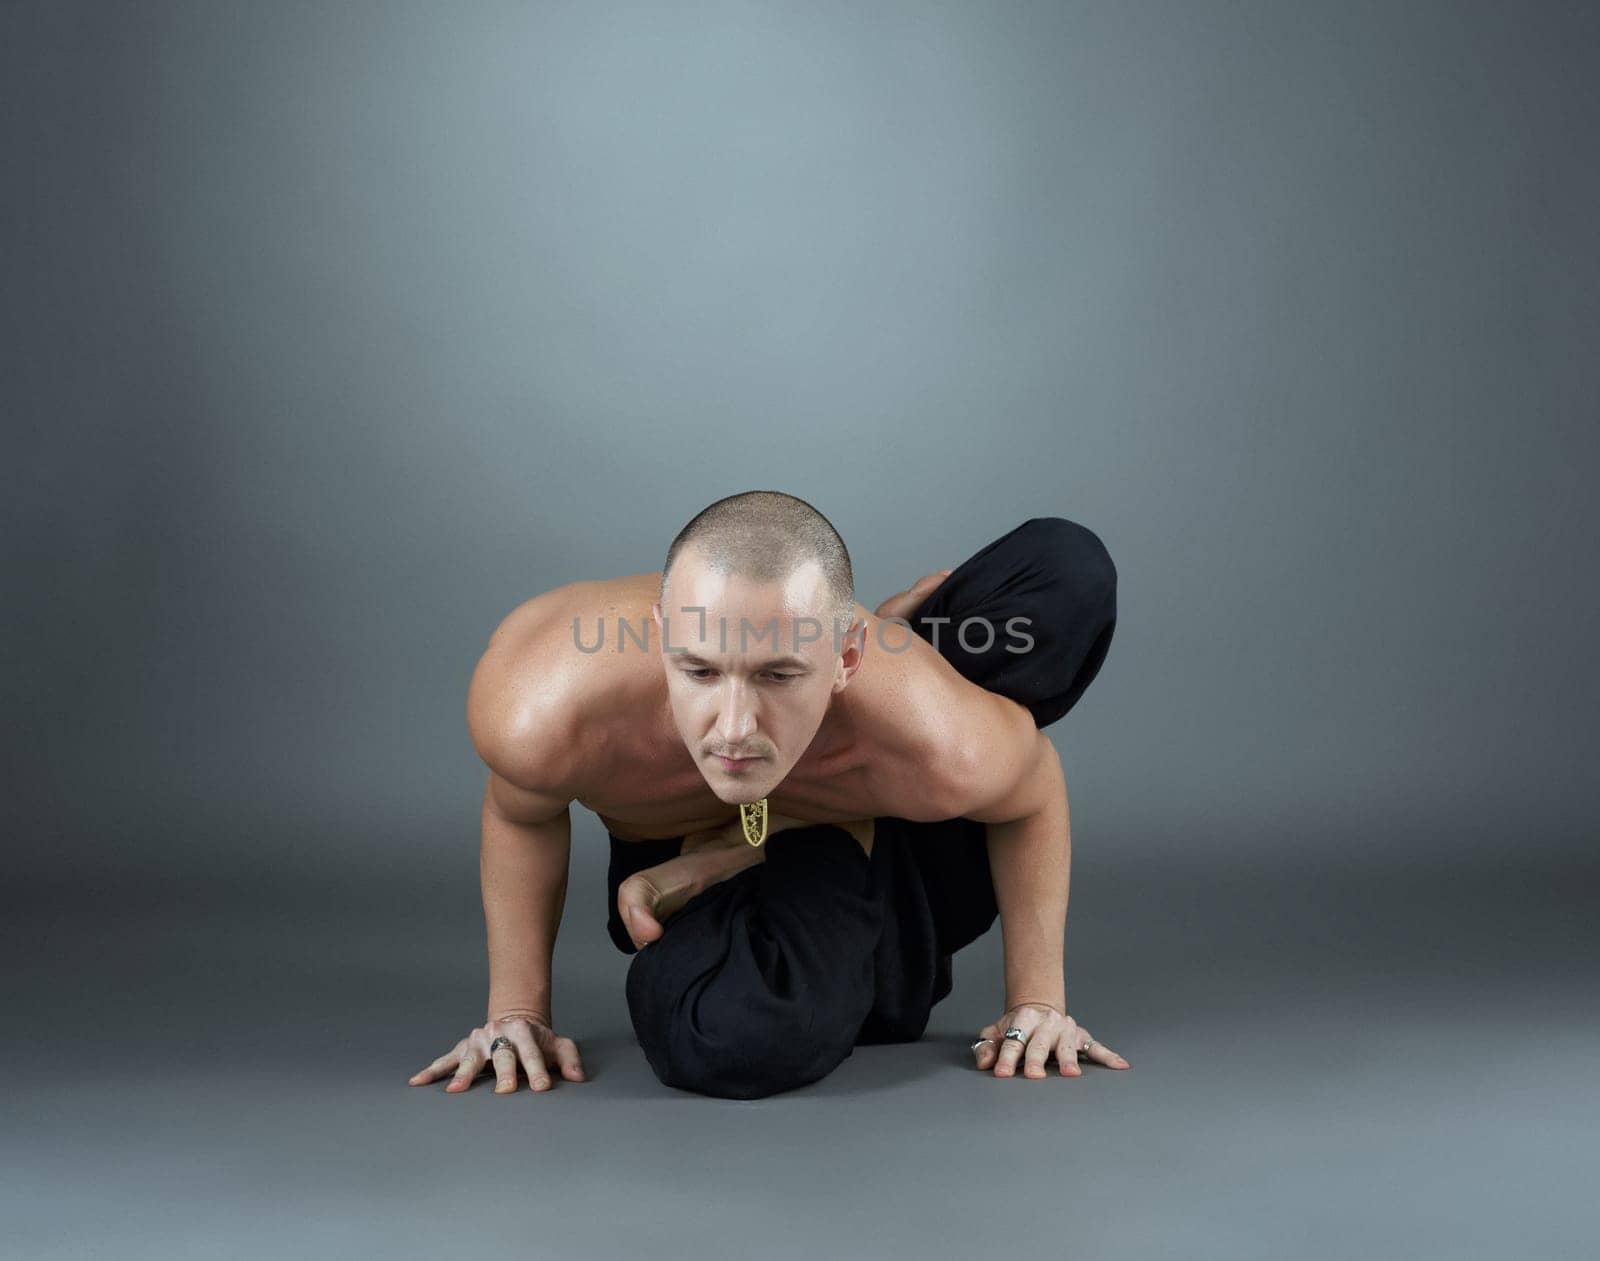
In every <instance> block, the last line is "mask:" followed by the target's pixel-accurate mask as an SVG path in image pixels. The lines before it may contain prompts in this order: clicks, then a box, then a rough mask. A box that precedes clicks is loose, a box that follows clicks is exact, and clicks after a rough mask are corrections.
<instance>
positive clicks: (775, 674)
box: [684, 666, 798, 683]
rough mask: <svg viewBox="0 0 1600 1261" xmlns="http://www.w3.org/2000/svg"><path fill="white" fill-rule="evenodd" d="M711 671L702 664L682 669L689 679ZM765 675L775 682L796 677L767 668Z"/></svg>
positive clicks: (700, 676)
mask: <svg viewBox="0 0 1600 1261" xmlns="http://www.w3.org/2000/svg"><path fill="white" fill-rule="evenodd" d="M711 673H713V672H712V671H711V670H709V669H707V668H705V667H704V666H702V667H701V668H700V669H698V670H685V671H684V674H686V675H687V676H688V677H689V678H691V679H703V678H705V677H706V675H708V674H711ZM767 677H768V678H769V679H771V680H773V681H774V682H775V683H787V682H788V681H789V680H790V679H793V678H796V677H798V676H796V675H794V674H780V673H779V672H778V671H776V670H769V671H767Z"/></svg>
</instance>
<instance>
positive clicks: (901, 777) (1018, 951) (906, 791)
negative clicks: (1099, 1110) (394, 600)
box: [410, 548, 1128, 1093]
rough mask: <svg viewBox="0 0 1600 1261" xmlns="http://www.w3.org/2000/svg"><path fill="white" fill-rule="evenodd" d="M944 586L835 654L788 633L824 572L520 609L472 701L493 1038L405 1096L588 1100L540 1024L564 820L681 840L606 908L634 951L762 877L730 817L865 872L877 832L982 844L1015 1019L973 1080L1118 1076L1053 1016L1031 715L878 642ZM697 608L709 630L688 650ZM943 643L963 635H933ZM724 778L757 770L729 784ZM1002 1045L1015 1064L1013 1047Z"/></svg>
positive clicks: (1048, 786) (1039, 767)
mask: <svg viewBox="0 0 1600 1261" xmlns="http://www.w3.org/2000/svg"><path fill="white" fill-rule="evenodd" d="M949 572H950V571H948V570H945V571H941V572H940V573H936V574H929V575H927V576H925V577H924V578H922V579H920V580H919V581H918V582H916V583H914V584H913V585H912V586H911V587H910V588H909V589H908V590H906V591H904V592H900V593H898V594H897V595H895V596H891V597H890V598H889V599H888V600H885V601H884V603H883V604H882V605H880V606H879V608H878V611H877V612H876V613H869V612H867V610H866V609H865V608H864V607H863V606H861V605H860V604H856V605H854V606H853V608H854V616H855V623H854V625H853V627H852V633H851V635H849V636H847V637H846V638H845V640H844V641H843V642H842V643H840V644H838V645H836V644H834V643H833V642H832V638H833V637H832V634H831V633H828V632H827V630H826V628H821V631H822V633H823V634H825V636H826V638H825V639H820V640H818V639H813V641H812V642H811V643H805V642H804V641H803V640H801V639H798V638H796V636H797V635H800V634H807V633H808V631H800V630H799V629H798V628H796V627H795V626H794V625H793V623H792V622H790V621H789V619H790V618H793V617H798V616H808V617H809V616H814V611H815V610H820V609H825V608H826V607H827V598H826V595H827V593H826V588H825V583H824V581H823V578H822V575H821V571H820V568H819V566H817V565H816V564H814V563H803V564H802V565H800V566H799V567H797V568H796V569H794V570H793V571H792V572H790V573H789V574H788V575H787V576H786V577H784V578H783V579H782V580H781V581H777V582H767V583H756V582H752V581H751V580H749V579H747V578H745V577H744V576H742V575H740V574H737V573H735V572H732V571H729V570H726V569H719V568H718V567H717V566H716V565H715V564H714V563H712V564H708V563H706V561H705V558H703V557H700V556H698V555H697V553H696V552H695V550H694V549H693V548H688V549H685V551H684V552H683V553H682V554H680V557H679V559H678V561H677V563H675V565H674V567H673V571H672V577H671V582H670V584H669V591H668V593H667V594H666V597H665V601H666V602H667V606H668V607H667V609H666V610H665V611H663V610H662V609H661V608H659V607H658V606H657V604H656V601H657V599H658V598H660V597H661V592H660V580H661V574H660V573H659V572H651V573H643V574H631V575H627V576H625V577H622V578H614V579H610V580H605V581H592V582H575V583H570V584H568V585H566V586H563V587H557V588H554V589H553V590H550V591H547V592H545V593H543V594H542V595H539V596H537V597H535V598H534V599H532V600H529V601H527V602H526V603H524V604H523V605H520V606H519V607H518V608H516V609H514V610H513V611H512V612H511V613H510V614H509V615H508V616H507V617H506V618H505V620H504V621H503V622H502V623H501V624H500V625H499V627H497V628H496V630H495V632H494V634H493V636H491V638H490V642H489V646H488V648H487V649H486V650H485V652H484V654H483V656H482V658H481V659H480V660H479V662H478V666H477V669H476V670H475V671H474V673H473V676H472V683H471V686H470V688H469V690H468V699H467V721H468V728H469V730H470V732H471V736H472V740H473V744H474V747H475V748H476V750H477V752H478V755H479V756H480V757H481V758H482V760H483V762H484V763H485V765H486V766H487V767H488V768H489V779H488V784H487V785H486V788H485V797H484V807H483V840H482V846H481V849H480V867H481V874H482V880H481V884H482V887H483V897H484V913H485V919H486V921H487V923H488V929H489V957H490V966H489V972H490V986H489V1019H488V1020H487V1021H486V1023H485V1024H483V1025H482V1026H480V1027H477V1028H475V1029H473V1030H472V1031H471V1032H470V1033H469V1034H468V1035H467V1036H466V1037H465V1038H463V1039H461V1040H460V1041H459V1042H458V1043H457V1044H456V1046H455V1047H454V1049H452V1050H450V1051H448V1052H446V1053H445V1054H444V1055H441V1056H440V1057H438V1058H437V1059H436V1060H434V1061H433V1062H432V1063H431V1064H429V1065H428V1066H427V1067H425V1068H424V1069H422V1070H420V1071H419V1072H417V1073H416V1074H414V1075H413V1076H412V1078H411V1079H410V1080H411V1084H412V1085H426V1084H427V1083H428V1082H430V1081H434V1080H437V1079H438V1078H439V1077H441V1076H443V1075H445V1074H447V1073H453V1077H452V1080H451V1082H450V1084H449V1085H448V1086H446V1087H445V1089H446V1090H447V1091H452V1092H457V1091H461V1090H465V1089H467V1088H469V1087H470V1085H471V1084H472V1081H473V1079H474V1078H475V1077H476V1076H477V1074H478V1073H479V1072H480V1071H481V1070H482V1069H483V1068H484V1067H485V1066H486V1065H489V1064H490V1063H491V1061H492V1067H493V1069H494V1072H495V1075H496V1078H497V1083H498V1084H497V1086H496V1092H497V1093H500V1092H511V1091H515V1089H516V1081H517V1070H518V1067H519V1066H520V1067H521V1068H522V1069H523V1070H525V1071H526V1072H527V1075H528V1080H529V1083H530V1085H531V1086H532V1088H533V1089H534V1090H536V1091H538V1090H548V1089H549V1088H550V1086H551V1077H550V1069H551V1067H552V1066H554V1067H557V1068H559V1071H560V1074H561V1076H562V1078H563V1079H564V1080H567V1081H581V1080H584V1071H583V1066H582V1064H581V1062H580V1060H579V1056H578V1048H577V1044H576V1043H574V1042H573V1040H572V1039H571V1038H569V1037H563V1036H559V1035H557V1034H556V1033H555V1031H554V1029H553V1027H552V1025H551V1020H550V1007H551V1003H550V996H551V975H550V973H551V967H550V965H551V956H552V951H553V947H554V942H555V933H556V927H557V926H558V925H559V923H560V920H561V909H562V904H563V903H564V901H565V897H566V867H567V860H568V847H569V844H570V817H569V813H568V807H569V804H570V803H571V802H573V801H576V802H578V803H579V804H580V805H583V806H586V807H587V808H588V809H590V810H591V811H593V812H594V813H595V814H596V815H598V816H599V818H600V820H601V822H603V823H604V824H605V825H606V828H607V829H608V830H609V831H610V832H611V833H612V835H614V836H616V837H617V838H618V839H619V840H622V841H643V840H649V839H653V838H668V837H675V836H683V837H684V838H685V840H684V844H683V848H682V853H681V855H680V856H679V857H678V858H676V859H674V860H672V861H671V862H668V863H662V864H658V865H657V866H655V867H652V868H648V869H646V870H645V871H642V872H640V873H637V875H636V876H634V877H633V878H631V879H630V880H628V881H624V882H623V886H622V888H621V889H620V890H619V896H618V904H619V907H618V909H619V911H620V912H621V913H622V915H623V922H624V923H625V924H627V926H628V932H629V934H630V935H631V937H632V938H633V940H634V942H635V944H636V945H645V944H647V943H648V942H650V941H653V940H655V938H656V937H657V936H659V935H660V933H661V931H663V930H662V928H661V925H660V919H662V918H668V917H670V915H671V914H672V913H673V911H674V910H675V909H676V908H678V907H681V906H682V905H683V904H684V902H685V901H686V900H687V898H688V897H691V896H693V894H694V893H695V892H696V891H697V890H698V889H700V888H704V887H706V886H707V885H708V884H710V883H714V882H715V881H717V880H719V879H725V878H726V877H727V876H728V875H731V874H732V873H733V872H734V871H736V870H739V869H741V868H744V867H747V866H749V865H750V864H751V863H752V862H759V861H761V860H762V857H763V856H764V850H755V849H752V847H750V846H748V845H746V844H745V843H744V841H743V840H742V838H741V836H740V829H739V823H738V818H739V815H738V805H739V803H742V802H751V801H756V800H758V799H760V798H762V797H765V798H766V799H767V801H768V803H769V808H770V812H771V826H770V828H769V835H770V834H771V833H772V832H775V831H781V830H782V829H783V828H784V827H790V826H798V825H801V824H808V823H834V824H839V825H841V826H843V827H845V828H846V829H847V830H848V831H849V832H850V833H851V834H852V835H853V836H854V837H855V838H856V840H857V841H858V842H859V843H860V844H861V845H862V847H863V849H865V850H866V851H867V852H869V853H870V852H871V847H872V844H873V833H872V821H873V820H874V819H875V818H876V817H879V816H891V817H898V818H904V819H908V820H911V821H914V822H937V821H941V820H945V819H953V818H965V819H970V820H973V821H974V822H979V823H983V824H984V825H985V826H986V827H987V828H988V843H989V852H990V861H991V866H992V867H993V870H994V880H995V897H996V901H997V903H998V904H999V909H1000V919H1001V924H1002V929H1003V932H1004V941H1005V985H1006V1010H1005V1011H1004V1012H1003V1013H1002V1015H1001V1016H1000V1017H999V1018H998V1019H997V1020H995V1021H993V1022H991V1023H990V1024H989V1025H988V1026H986V1027H985V1028H984V1029H983V1030H981V1031H980V1035H979V1036H980V1039H981V1040H980V1041H979V1042H977V1043H974V1044H973V1051H974V1059H975V1063H976V1066H977V1067H978V1068H979V1069H980V1070H982V1071H985V1072H987V1071H990V1070H991V1069H992V1070H993V1072H994V1075H995V1076H997V1077H1008V1076H1012V1075H1013V1074H1015V1073H1016V1072H1017V1070H1018V1068H1019V1066H1020V1067H1022V1069H1023V1072H1024V1075H1026V1076H1028V1077H1043V1076H1044V1075H1045V1067H1044V1066H1045V1063H1046V1061H1047V1059H1048V1058H1049V1057H1050V1056H1054V1057H1055V1058H1056V1060H1057V1062H1058V1067H1059V1071H1060V1073H1061V1075H1063V1076H1078V1075H1081V1071H1082V1070H1081V1069H1080V1068H1079V1065H1078V1058H1079V1056H1080V1055H1082V1056H1084V1057H1086V1058H1089V1059H1092V1060H1095V1061H1096V1062H1098V1063H1100V1064H1103V1065H1105V1066H1108V1067H1113V1068H1124V1069H1125V1068H1127V1067H1128V1064H1127V1062H1126V1061H1125V1060H1123V1059H1122V1057H1121V1056H1119V1055H1117V1054H1116V1052H1114V1051H1112V1050H1111V1049H1110V1048H1109V1047H1107V1046H1105V1044H1104V1043H1100V1042H1097V1041H1095V1040H1094V1039H1093V1038H1092V1036H1091V1035H1090V1034H1089V1032H1088V1031H1087V1030H1086V1029H1084V1028H1082V1026H1080V1025H1078V1024H1077V1023H1076V1021H1074V1020H1073V1018H1072V1017H1071V1016H1070V1015H1068V1014H1067V1012H1066V1011H1065V1006H1064V1004H1065V995H1064V986H1063V981H1062V966H1061V956H1062V927H1063V922H1064V920H1065V917H1066V903H1067V891H1068V883H1069V878H1070V863H1071V839H1070V825H1069V819H1068V814H1067V802H1066V787H1065V782H1064V779H1063V777H1062V773H1061V768H1060V764H1059V759H1058V757H1057V756H1056V754H1055V750H1054V747H1053V746H1052V745H1051V744H1050V742H1049V740H1048V739H1047V738H1046V737H1045V736H1044V733H1043V732H1041V731H1040V730H1039V729H1038V728H1037V727H1036V726H1035V725H1034V722H1033V718H1032V716H1031V714H1030V713H1029V711H1028V709H1027V708H1026V707H1024V706H1022V705H1020V704H1017V703H1016V702H1015V701H1012V700H1010V699H1008V698H1006V697H1002V696H999V695H997V694H995V693H992V692H989V691H987V690H986V689H984V688H982V687H980V686H978V685H976V684H974V683H972V682H971V681H969V680H967V679H965V678H963V677H962V676H961V674H960V673H958V672H957V671H956V669H955V667H954V666H952V665H951V664H950V663H949V662H948V661H947V660H945V658H944V657H943V656H941V655H940V653H939V652H938V650H937V649H936V648H935V647H934V646H933V645H932V644H930V643H928V642H927V641H925V640H923V639H922V638H920V637H919V636H917V635H915V634H914V633H912V631H911V630H910V628H909V627H908V626H906V625H904V624H903V623H897V622H894V621H886V620H881V619H893V618H904V617H907V616H909V615H910V613H911V612H913V611H914V610H915V609H917V608H918V607H920V606H921V604H922V603H923V601H924V600H925V599H926V597H927V596H928V595H929V594H930V593H931V592H932V591H933V590H935V589H936V588H937V587H938V585H939V584H940V583H941V582H943V581H944V578H945V577H946V576H947V575H948V574H949ZM697 606H698V607H700V608H702V609H703V610H704V611H705V612H704V613H703V614H702V617H701V619H700V625H699V627H698V628H695V627H692V626H691V627H687V628H686V627H685V626H684V625H683V623H684V621H685V620H689V619H691V618H693V617H694V614H693V613H691V612H689V611H688V610H693V609H695V608H696V607H697ZM674 610H676V612H674ZM808 611H811V612H808ZM774 612H777V613H778V614H779V615H780V616H781V619H782V620H783V623H784V625H785V627H786V629H785V630H784V631H783V632H782V633H781V634H780V636H779V641H774V640H771V639H768V640H766V641H765V642H763V641H762V640H761V639H756V640H755V641H754V642H749V643H746V644H743V645H740V644H737V643H735V642H734V641H735V640H736V639H737V638H738V636H739V633H740V628H741V627H742V626H743V625H745V623H746V620H747V619H748V620H749V621H750V622H753V623H754V625H755V626H756V627H757V628H759V627H762V626H765V625H767V624H768V621H769V617H770V616H771V615H772V614H773V613H774ZM663 616H666V617H668V618H669V620H670V621H671V622H672V626H671V627H669V628H664V627H663V625H662V621H661V618H662V617H663ZM718 622H720V623H721V624H722V625H723V626H725V627H730V628H731V629H730V631H729V632H728V642H725V643H723V642H718V641H717V630H716V624H717V623H718ZM707 623H710V624H711V625H710V627H709V629H708V628H707ZM624 627H626V628H627V630H628V632H629V637H624V635H623V634H622V631H623V629H624ZM602 628H604V634H605V638H604V639H601V638H600V635H601V631H602ZM664 630H666V631H667V633H666V634H664V633H663V632H664ZM938 633H939V634H940V635H941V636H942V635H943V634H956V633H958V628H956V627H954V626H951V625H949V624H948V623H944V624H941V625H940V626H939V627H938ZM664 641H665V642H664ZM780 641H786V642H780ZM669 645H670V647H672V648H674V649H678V650H680V651H672V652H669V651H665V649H666V648H667V647H668V646H669ZM685 648H687V649H689V653H688V654H685V653H684V652H682V651H681V650H682V649H685ZM586 649H587V650H586ZM718 755H721V756H722V757H735V758H741V759H744V758H752V759H754V760H753V761H751V762H750V763H749V764H748V765H744V766H735V767H730V766H728V765H726V764H725V763H724V762H722V761H721V760H720V759H719V757H718ZM530 841H536V842H537V843H529V842H530ZM1012 1026H1015V1027H1016V1030H1017V1032H1018V1035H1019V1038H1018V1040H1010V1039H1007V1040H1005V1041H1004V1042H1003V1044H1002V1041H1001V1034H1002V1032H1003V1031H1006V1030H1009V1029H1010V1028H1011V1027H1012ZM508 1044H509V1045H508ZM1024 1047H1026V1052H1025V1054H1026V1063H1025V1064H1024V1063H1023V1056H1024Z"/></svg>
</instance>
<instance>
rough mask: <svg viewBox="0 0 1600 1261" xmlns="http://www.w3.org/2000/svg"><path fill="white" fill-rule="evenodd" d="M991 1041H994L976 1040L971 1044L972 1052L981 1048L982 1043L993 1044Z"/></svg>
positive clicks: (986, 1039)
mask: <svg viewBox="0 0 1600 1261" xmlns="http://www.w3.org/2000/svg"><path fill="white" fill-rule="evenodd" d="M993 1041H994V1039H993V1038H979V1039H978V1040H977V1041H976V1042H974V1043H973V1044H972V1049H973V1050H974V1051H976V1050H977V1049H978V1048H979V1047H980V1046H982V1045H983V1044H984V1043H985V1042H993Z"/></svg>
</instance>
